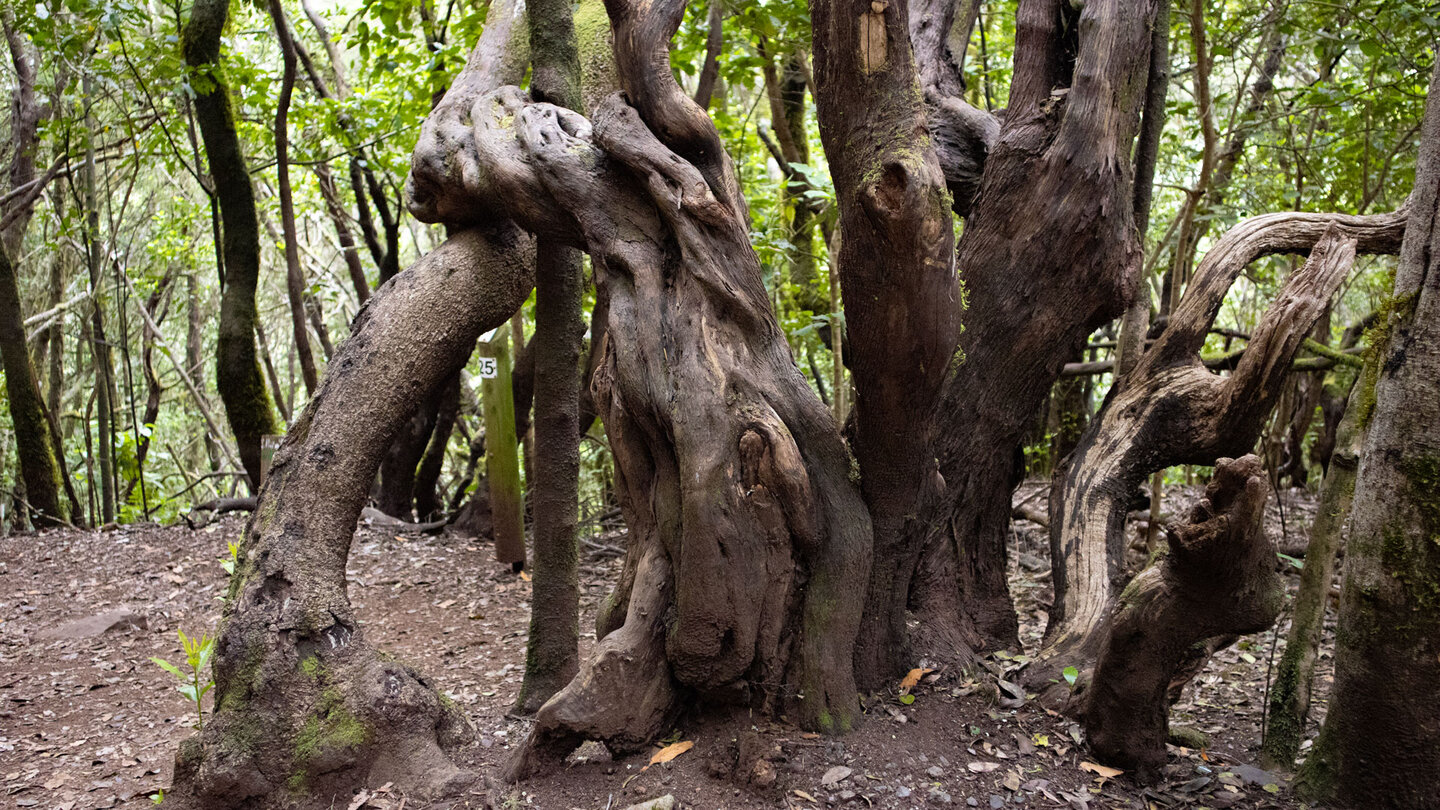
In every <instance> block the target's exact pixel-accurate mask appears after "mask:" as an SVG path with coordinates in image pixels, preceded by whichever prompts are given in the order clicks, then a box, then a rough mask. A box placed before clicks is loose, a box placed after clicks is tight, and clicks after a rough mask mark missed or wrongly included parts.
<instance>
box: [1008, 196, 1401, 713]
mask: <svg viewBox="0 0 1440 810" xmlns="http://www.w3.org/2000/svg"><path fill="white" fill-rule="evenodd" d="M1403 227H1404V214H1403V213H1396V214H1384V215H1378V216H1372V217H1350V216H1338V215H1327V214H1292V213H1282V214H1266V215H1264V216H1259V217H1255V218H1253V219H1250V220H1247V221H1245V222H1244V223H1241V224H1240V225H1238V226H1236V227H1235V228H1234V229H1232V230H1231V231H1230V232H1229V233H1227V234H1226V235H1225V236H1224V238H1222V239H1221V240H1220V242H1219V243H1218V244H1216V245H1215V247H1213V248H1211V250H1210V252H1209V253H1207V254H1206V256H1205V260H1204V262H1203V263H1202V265H1201V267H1200V269H1199V271H1198V272H1197V273H1196V276H1195V279H1194V281H1193V283H1192V284H1191V287H1190V290H1189V291H1188V292H1187V293H1186V296H1185V299H1184V300H1183V301H1182V302H1181V304H1180V308H1179V309H1178V310H1176V311H1175V313H1174V314H1173V315H1172V316H1171V319H1170V322H1169V325H1168V327H1167V328H1166V330H1165V332H1164V333H1163V334H1162V335H1161V336H1160V338H1159V339H1157V340H1156V342H1155V344H1154V345H1153V346H1151V347H1150V349H1149V350H1148V351H1147V352H1146V353H1145V354H1144V355H1143V356H1142V357H1141V359H1140V362H1139V364H1138V365H1137V366H1136V367H1135V368H1134V369H1133V370H1132V371H1131V372H1130V373H1128V374H1126V375H1124V376H1123V377H1121V378H1120V379H1119V380H1118V381H1117V382H1116V383H1115V385H1114V387H1113V389H1112V390H1111V392H1110V395H1109V397H1108V399H1107V401H1106V403H1105V407H1104V408H1103V409H1102V410H1101V412H1100V414H1099V415H1098V416H1097V417H1096V419H1095V420H1094V421H1093V422H1092V423H1091V425H1090V427H1089V428H1088V429H1087V430H1086V432H1085V435H1084V436H1083V437H1082V438H1081V440H1080V444H1079V446H1078V447H1077V448H1076V450H1075V452H1074V453H1073V454H1071V456H1070V457H1069V458H1067V459H1065V461H1063V462H1062V463H1061V465H1060V467H1059V468H1057V469H1056V471H1055V475H1054V477H1053V479H1052V483H1051V489H1050V546H1051V561H1052V564H1053V566H1054V580H1055V603H1054V607H1053V608H1052V609H1051V613H1050V623H1049V626H1048V627H1047V628H1046V643H1045V649H1044V650H1043V651H1042V653H1041V656H1040V658H1039V660H1038V661H1037V663H1036V664H1035V665H1034V666H1032V667H1031V669H1030V672H1029V674H1028V676H1027V678H1028V680H1029V681H1030V683H1032V684H1034V685H1036V686H1043V685H1045V684H1047V683H1048V682H1050V681H1051V679H1054V678H1057V677H1058V674H1059V672H1060V671H1061V670H1062V669H1063V668H1065V667H1067V666H1071V665H1075V666H1084V665H1087V664H1089V663H1090V662H1091V661H1093V659H1094V656H1095V654H1096V652H1097V651H1098V647H1097V645H1098V642H1099V640H1100V639H1099V637H1098V636H1097V635H1096V629H1097V628H1098V627H1099V626H1100V623H1101V620H1102V619H1103V618H1104V617H1105V615H1106V613H1107V612H1108V610H1109V609H1110V601H1111V599H1112V596H1113V594H1114V593H1115V592H1116V591H1118V590H1119V588H1120V587H1121V586H1123V584H1124V580H1125V571H1124V551H1125V516H1126V514H1127V512H1128V511H1129V508H1130V502H1131V501H1132V499H1133V494H1134V492H1135V491H1136V489H1137V488H1138V487H1140V486H1141V484H1142V483H1143V482H1144V481H1145V478H1146V477H1147V476H1148V475H1150V473H1152V472H1156V471H1159V470H1163V469H1165V468H1166V467H1169V466H1172V465H1175V464H1208V463H1209V462H1210V461H1211V460H1212V459H1214V458H1216V457H1217V456H1220V455H1238V454H1240V453H1241V452H1248V451H1249V450H1250V449H1251V448H1252V447H1253V446H1254V444H1255V440H1256V439H1257V438H1259V435H1260V431H1261V430H1262V429H1263V427H1264V422H1265V418H1266V417H1267V415H1268V414H1269V413H1270V410H1271V409H1272V408H1273V407H1274V404H1275V401H1276V399H1277V398H1278V397H1279V394H1280V391H1281V388H1282V387H1283V385H1284V382H1285V378H1286V375H1287V374H1288V373H1289V369H1290V362H1291V360H1292V359H1293V358H1294V356H1295V354H1296V352H1298V351H1299V349H1300V346H1301V344H1302V343H1303V341H1304V339H1305V336H1306V335H1307V334H1309V331H1310V329H1311V327H1312V326H1314V323H1315V321H1316V320H1317V319H1318V318H1319V317H1320V316H1321V314H1323V312H1324V310H1325V308H1326V307H1327V306H1328V304H1329V301H1330V298H1331V296H1332V295H1334V293H1335V291H1336V290H1337V289H1339V286H1340V284H1341V282H1343V281H1344V279H1345V276H1346V274H1347V273H1348V271H1349V269H1350V266H1351V264H1352V263H1353V260H1354V256H1355V253H1356V251H1357V250H1360V251H1364V252H1366V253H1390V252H1394V250H1395V249H1396V248H1397V247H1398V239H1399V236H1400V234H1401V229H1402V228H1403ZM1306 251H1308V252H1310V260H1309V261H1308V262H1306V264H1305V266H1304V268H1302V269H1301V270H1300V271H1299V272H1297V273H1296V274H1295V275H1294V276H1292V277H1291V278H1290V280H1289V281H1288V282H1287V283H1286V285H1285V288H1284V290H1283V291H1282V292H1281V294H1280V296H1279V297H1278V298H1277V299H1276V301H1275V303H1274V304H1272V305H1271V306H1270V308H1269V309H1267V310H1266V312H1265V315H1264V317H1263V318H1262V320H1261V323H1260V325H1259V326H1258V327H1257V328H1256V330H1255V332H1254V334H1253V335H1252V336H1251V339H1250V343H1249V346H1248V347H1247V348H1246V349H1245V352H1244V354H1243V355H1242V356H1241V358H1240V360H1239V363H1238V364H1237V366H1236V367H1235V369H1234V370H1233V371H1232V372H1231V373H1230V375H1229V376H1224V377H1222V376H1219V375H1216V374H1213V373H1212V372H1210V370H1209V369H1207V368H1206V367H1205V365H1204V363H1203V361H1202V360H1201V359H1200V354H1199V352H1200V347H1201V346H1202V345H1203V344H1204V341H1205V335H1206V333H1207V332H1208V330H1209V329H1210V325H1211V324H1212V323H1213V322H1214V320H1215V316H1216V314H1217V313H1218V312H1219V310H1220V304H1221V302H1222V301H1223V300H1224V298H1225V293H1226V291H1228V290H1229V288H1230V285H1231V284H1232V283H1234V281H1235V279H1236V278H1237V277H1238V276H1239V275H1240V273H1241V272H1242V271H1243V270H1244V269H1245V267H1246V266H1247V265H1249V263H1250V262H1252V261H1254V260H1255V259H1257V258H1260V257H1262V256H1266V255H1271V254H1275V253H1286V252H1295V253H1300V252H1306Z"/></svg>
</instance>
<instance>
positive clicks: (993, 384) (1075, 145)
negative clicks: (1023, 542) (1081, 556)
mask: <svg viewBox="0 0 1440 810" xmlns="http://www.w3.org/2000/svg"><path fill="white" fill-rule="evenodd" d="M1155 6H1156V3H1155V2H1144V3H1140V4H1138V5H1137V4H1134V3H1128V4H1127V3H1120V2H1118V0H1101V1H1100V2H1096V0H1090V2H1087V3H1085V4H1084V8H1083V10H1082V11H1076V10H1075V8H1074V5H1073V4H1070V3H1066V2H1060V0H1022V2H1021V4H1020V6H1019V9H1018V11H1017V18H1016V48H1015V71H1014V79H1013V82H1012V85H1011V94H1010V106H1009V108H1008V110H1007V111H1006V112H1005V115H1004V120H1003V121H1002V123H1001V125H1000V130H999V133H998V135H997V136H996V140H995V142H994V145H993V146H992V147H991V148H990V150H989V153H988V157H986V158H985V159H984V171H983V174H982V176H981V179H980V183H979V191H978V194H977V196H976V197H975V199H974V202H973V209H972V210H971V211H970V213H969V217H968V218H967V220H966V223H965V231H964V233H963V234H962V236H961V237H960V243H959V247H958V264H959V267H960V274H961V277H962V278H963V279H964V281H965V292H966V295H967V299H968V303H969V309H968V310H967V312H966V316H965V329H964V331H963V332H962V334H961V336H960V351H961V354H960V355H957V357H963V361H962V362H959V363H957V364H956V365H955V367H954V368H953V369H952V371H951V373H950V374H949V377H948V379H947V380H946V382H945V386H944V389H943V392H942V396H941V403H940V412H941V413H943V414H944V415H945V416H944V419H943V421H942V422H941V429H940V432H939V436H938V439H937V441H936V442H935V444H934V446H933V448H932V449H931V450H929V451H927V452H930V453H932V454H933V455H935V456H936V457H938V459H939V462H940V475H941V477H942V479H943V481H944V489H943V493H942V494H941V496H940V497H938V498H934V499H931V503H929V504H928V505H927V506H926V508H925V509H924V510H923V511H922V513H921V520H919V521H916V522H915V527H916V528H915V531H916V532H919V533H921V534H922V535H923V537H924V540H925V544H926V548H925V562H924V563H922V565H924V566H925V567H927V568H931V567H934V568H943V567H949V568H952V569H953V570H955V571H956V572H957V576H956V581H952V582H951V583H949V584H946V583H941V582H938V581H937V582H936V583H935V584H934V585H931V586H926V587H923V588H919V589H917V590H916V592H915V593H912V595H911V601H912V604H914V605H915V607H916V610H917V611H919V612H921V613H922V615H933V616H938V617H942V618H944V617H949V619H948V620H949V621H952V622H954V621H957V619H955V618H954V617H956V616H959V617H960V619H959V621H973V623H974V625H975V627H976V628H977V629H978V630H979V632H980V634H981V635H982V637H983V638H984V639H985V642H986V643H987V644H989V645H999V646H1006V647H1016V646H1018V638H1017V635H1018V623H1017V621H1016V617H1015V611H1014V608H1013V606H1012V604H1011V601H1010V597H1009V588H1008V583H1007V581H1006V570H1005V538H1006V533H1007V530H1008V527H1009V521H1010V511H1011V508H1010V493H1011V492H1012V490H1013V487H1014V485H1015V484H1016V483H1018V478H1017V477H1016V476H1015V472H1016V469H1015V468H1016V463H1015V457H1016V452H1017V448H1018V446H1019V442H1020V439H1021V437H1022V435H1023V433H1024V430H1025V427H1026V424H1027V422H1028V420H1029V419H1030V417H1031V415H1032V414H1034V413H1036V412H1037V411H1038V410H1039V407H1040V403H1041V402H1042V401H1043V400H1044V398H1045V396H1046V395H1047V394H1048V393H1049V391H1050V387H1051V384H1052V383H1053V382H1054V381H1055V379H1056V378H1057V377H1058V376H1059V373H1060V370H1061V368H1062V367H1063V366H1064V363H1065V361H1066V360H1068V359H1070V358H1071V357H1074V356H1075V355H1076V354H1077V353H1079V351H1080V350H1081V347H1082V346H1083V341H1084V339H1085V337H1086V336H1087V335H1088V334H1089V333H1090V332H1092V331H1094V330H1095V329H1096V328H1098V327H1099V326H1100V325H1102V324H1104V323H1106V322H1107V321H1109V320H1111V319H1113V318H1114V317H1116V316H1118V315H1119V314H1120V313H1122V312H1123V311H1124V310H1125V307H1126V305H1127V304H1128V302H1129V300H1130V298H1131V296H1132V291H1133V289H1134V287H1135V284H1136V281H1137V280H1138V274H1139V270H1140V260H1141V255H1140V250H1139V246H1138V244H1137V242H1136V238H1135V231H1134V224H1133V222H1134V221H1133V214H1132V207H1133V200H1132V198H1133V189H1132V187H1131V160H1130V151H1131V144H1132V141H1133V140H1134V136H1135V133H1136V130H1137V127H1138V123H1139V116H1140V110H1141V106H1142V101H1143V98H1144V95H1145V94H1144V86H1145V82H1146V77H1147V75H1148V73H1149V67H1150V42H1151V24H1152V21H1153V18H1154V15H1155ZM941 156H942V160H944V159H945V153H944V152H943V151H942V153H941ZM948 174H949V173H948V171H947V176H948ZM956 199H957V200H958V199H960V195H959V194H957V195H956Z"/></svg>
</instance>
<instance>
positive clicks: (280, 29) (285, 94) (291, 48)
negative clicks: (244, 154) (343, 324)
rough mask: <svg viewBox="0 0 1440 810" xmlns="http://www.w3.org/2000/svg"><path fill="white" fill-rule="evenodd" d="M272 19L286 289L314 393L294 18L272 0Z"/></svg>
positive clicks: (316, 376)
mask: <svg viewBox="0 0 1440 810" xmlns="http://www.w3.org/2000/svg"><path fill="white" fill-rule="evenodd" d="M270 20H271V22H272V23H273V24H274V26H275V36H276V38H277V39H279V41H280V54H281V57H282V62H283V64H284V73H283V76H282V77H281V79H280V97H279V99H278V100H277V101H276V104H275V175H276V186H277V187H278V189H279V193H280V227H281V229H282V230H283V231H284V234H285V239H284V241H285V293H286V295H287V296H288V297H289V299H290V326H291V332H292V334H293V335H294V340H295V354H296V355H297V356H299V358H300V374H301V377H303V378H304V380H305V394H306V396H312V395H314V393H315V388H316V386H318V385H319V384H320V377H319V374H318V373H317V372H316V370H315V353H314V352H313V351H311V349H310V332H309V330H308V329H307V328H306V326H305V288H306V284H305V271H304V270H302V269H301V267H300V244H299V237H298V236H297V234H296V229H295V200H294V196H293V194H292V193H291V190H290V129H289V119H290V97H291V96H292V95H293V94H294V92H295V73H296V70H297V68H296V62H297V61H298V60H297V59H296V57H295V41H294V39H293V37H292V35H291V33H290V22H289V20H287V19H286V18H285V8H284V7H283V6H282V5H281V4H280V0H270Z"/></svg>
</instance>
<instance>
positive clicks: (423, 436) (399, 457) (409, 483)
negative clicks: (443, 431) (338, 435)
mask: <svg viewBox="0 0 1440 810" xmlns="http://www.w3.org/2000/svg"><path fill="white" fill-rule="evenodd" d="M439 406H440V392H439V391H436V392H434V393H433V394H431V395H430V396H429V397H427V398H426V399H425V400H424V401H423V402H422V403H421V404H420V407H419V408H418V409H417V410H416V411H415V413H414V414H413V415H411V417H410V419H409V420H408V421H407V422H406V423H405V426H404V427H403V428H401V429H400V431H399V432H398V433H397V434H396V435H395V439H394V441H393V443H392V444H391V445H390V449H389V451H388V452H386V454H385V459H384V461H382V462H381V463H380V481H379V485H378V487H377V489H376V492H375V506H376V508H378V509H379V510H380V511H381V512H384V513H385V514H387V515H390V516H392V517H397V518H400V519H401V520H411V519H413V517H414V512H415V471H416V469H417V468H418V467H419V466H420V461H421V459H423V458H424V457H425V450H426V449H427V448H428V447H429V442H430V434H431V433H433V432H434V430H435V421H436V420H435V417H436V413H437V411H438V410H439Z"/></svg>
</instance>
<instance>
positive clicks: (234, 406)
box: [181, 0, 277, 489]
mask: <svg viewBox="0 0 1440 810" xmlns="http://www.w3.org/2000/svg"><path fill="white" fill-rule="evenodd" d="M229 12H230V3H229V0H195V3H194V5H193V6H192V7H191V10H190V21H189V22H188V23H186V25H185V33H184V36H182V37H181V46H182V50H183V51H184V55H185V63H186V64H187V65H189V66H190V69H191V70H192V71H194V72H195V73H196V74H197V76H203V77H204V81H203V82H199V83H196V86H197V87H201V88H203V90H201V91H197V92H196V94H195V118H196V120H197V121H199V123H200V136H201V138H202V139H203V140H204V141H205V155H206V159H207V160H208V162H209V164H210V176H211V177H212V178H214V182H215V189H216V191H215V193H216V196H217V197H218V198H219V200H220V218H221V221H222V225H223V230H224V250H223V252H224V257H223V261H222V262H221V266H222V267H224V268H225V273H224V276H223V278H222V281H223V283H224V291H223V292H222V293H221V295H220V325H219V343H218V346H217V348H216V357H215V387H216V389H218V390H219V392H220V399H221V400H222V401H223V402H224V403H225V414H226V416H228V417H229V419H230V429H231V431H233V432H234V433H235V443H236V445H237V446H238V447H239V449H240V460H241V462H242V463H243V464H244V465H245V472H246V473H247V474H248V475H249V478H250V486H251V488H252V489H254V488H256V487H258V486H259V483H260V477H261V475H262V474H263V472H264V470H263V464H262V462H261V460H260V437H261V436H264V435H266V434H271V433H275V432H276V430H277V425H276V424H275V415H274V411H273V410H272V406H271V404H270V394H269V392H267V391H266V389H265V380H264V378H263V377H261V376H260V361H259V358H258V356H257V355H256V352H255V322H256V319H257V317H258V313H257V312H256V309H255V289H256V285H257V283H258V282H259V278H260V220H259V218H258V217H257V216H256V213H255V190H254V188H253V187H252V186H251V184H250V172H249V169H248V168H247V167H246V166H245V156H244V153H243V152H242V151H241V148H240V135H239V133H238V132H237V131H236V129H235V113H234V109H233V108H232V106H231V101H230V90H229V87H228V86H227V85H226V82H225V73H224V70H223V69H222V68H221V65H220V38H221V35H222V34H223V32H224V30H225V23H226V20H227V19H228V18H229Z"/></svg>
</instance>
